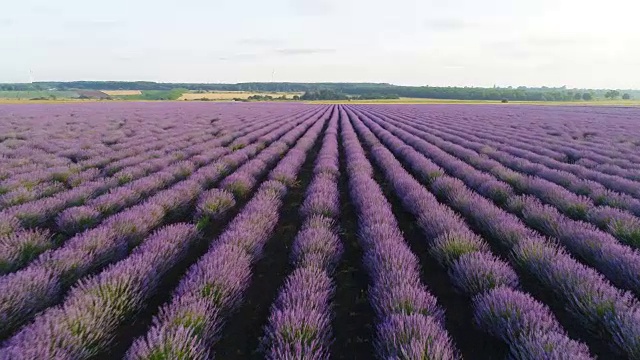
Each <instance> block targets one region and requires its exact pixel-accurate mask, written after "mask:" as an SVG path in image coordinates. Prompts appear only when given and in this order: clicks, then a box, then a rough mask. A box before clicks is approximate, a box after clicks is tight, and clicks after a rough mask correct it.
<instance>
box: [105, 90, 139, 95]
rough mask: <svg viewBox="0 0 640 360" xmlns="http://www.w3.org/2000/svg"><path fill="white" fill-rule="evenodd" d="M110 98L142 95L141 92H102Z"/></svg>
mask: <svg viewBox="0 0 640 360" xmlns="http://www.w3.org/2000/svg"><path fill="white" fill-rule="evenodd" d="M100 91H102V92H103V93H105V94H107V95H109V96H128V95H140V94H142V91H140V90H100Z"/></svg>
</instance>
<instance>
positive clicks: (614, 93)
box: [604, 90, 620, 99]
mask: <svg viewBox="0 0 640 360" xmlns="http://www.w3.org/2000/svg"><path fill="white" fill-rule="evenodd" d="M618 96H620V91H618V90H609V91H607V92H606V93H605V94H604V97H605V98H607V99H615V98H617V97H618Z"/></svg>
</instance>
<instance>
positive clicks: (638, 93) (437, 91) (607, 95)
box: [0, 81, 640, 101]
mask: <svg viewBox="0 0 640 360" xmlns="http://www.w3.org/2000/svg"><path fill="white" fill-rule="evenodd" d="M50 89H56V90H70V89H75V90H142V91H143V92H144V91H173V90H174V89H186V90H188V91H200V92H205V91H246V92H303V93H308V96H309V97H311V98H318V100H340V99H343V95H344V99H346V98H347V97H349V98H358V97H360V98H361V99H380V98H383V99H385V98H389V96H393V97H394V98H395V97H413V98H433V99H458V100H502V99H507V100H509V101H512V100H515V101H578V100H587V101H588V100H593V99H602V98H604V99H618V98H620V97H621V98H622V99H631V98H640V90H626V91H622V92H621V91H619V90H607V89H567V88H566V87H560V88H550V87H539V88H532V87H524V86H521V87H506V88H504V87H493V88H480V87H435V86H398V85H391V84H386V83H289V82H280V83H275V82H272V83H259V82H251V83H238V84H195V83H156V82H148V81H133V82H128V81H72V82H36V83H32V84H0V90H5V91H37V90H50ZM328 96H331V97H337V98H336V99H324V98H325V97H328Z"/></svg>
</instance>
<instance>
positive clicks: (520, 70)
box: [0, 0, 640, 89]
mask: <svg viewBox="0 0 640 360" xmlns="http://www.w3.org/2000/svg"><path fill="white" fill-rule="evenodd" d="M639 13H640V2H638V1H637V0H618V1H615V2H607V1H595V0H535V1H532V0H518V1H513V0H485V1H474V0H457V1H453V2H451V1H442V0H440V1H433V0H393V1H387V0H269V1H257V0H244V1H228V0H226V1H222V0H189V1H176V0H171V1H165V0H136V1H132V0H109V1H86V0H58V1H49V0H20V1H6V2H5V3H3V4H2V7H1V9H0V82H29V81H30V79H31V78H33V80H35V81H72V80H148V81H160V82H211V83H220V82H224V83H236V82H248V81H294V82H386V83H393V84H399V85H432V86H494V85H497V86H520V85H524V86H563V85H564V86H567V87H570V88H574V87H577V88H622V89H631V88H633V89H640V71H638V70H639V69H640V31H638V27H637V23H638V20H637V19H638V14H639ZM30 74H31V75H30Z"/></svg>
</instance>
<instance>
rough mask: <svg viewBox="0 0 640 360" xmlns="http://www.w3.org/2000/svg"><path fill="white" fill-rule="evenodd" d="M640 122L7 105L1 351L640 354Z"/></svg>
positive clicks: (455, 112) (556, 111)
mask: <svg viewBox="0 0 640 360" xmlns="http://www.w3.org/2000/svg"><path fill="white" fill-rule="evenodd" d="M197 95H201V94H197ZM638 121H640V109H637V108H631V107H610V106H601V107H594V106H539V105H535V106H525V105H517V104H507V105H504V104H493V105H489V104H487V105H484V106H471V105H467V104H438V105H435V104H434V105H427V104H357V105H356V104H353V103H350V104H347V105H343V104H340V105H336V104H328V105H327V104H303V103H293V102H282V103H257V102H256V103H244V102H243V103H237V102H226V103H206V102H195V101H194V102H188V101H172V102H169V101H167V102H146V103H145V102H116V101H104V102H85V103H83V102H74V103H68V104H65V103H57V105H55V106H54V105H51V104H34V103H32V104H29V105H25V104H15V105H13V104H5V105H2V106H0V164H1V166H0V319H2V321H1V322H0V354H2V358H3V359H4V358H6V359H34V360H35V359H121V358H125V356H126V358H127V359H178V358H189V359H198V360H200V359H201V360H205V359H209V358H211V357H212V356H215V357H217V358H220V359H264V358H270V359H301V358H313V359H316V358H317V359H328V358H331V359H348V360H352V359H373V358H380V359H390V358H406V359H423V358H429V359H452V360H453V359H459V358H464V359H504V358H507V357H508V356H514V357H517V358H522V359H542V358H548V359H564V358H566V359H593V358H595V357H597V358H600V359H613V360H618V359H637V358H639V356H640V353H638V347H637V344H638V342H637V341H638V339H640V327H638V324H639V323H640V318H639V317H638V316H640V303H639V302H638V299H639V298H640V251H639V249H640V165H639V164H640V126H638Z"/></svg>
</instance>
